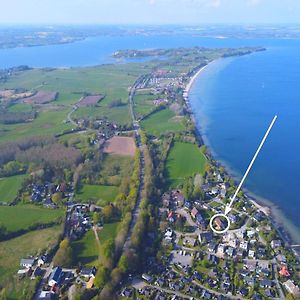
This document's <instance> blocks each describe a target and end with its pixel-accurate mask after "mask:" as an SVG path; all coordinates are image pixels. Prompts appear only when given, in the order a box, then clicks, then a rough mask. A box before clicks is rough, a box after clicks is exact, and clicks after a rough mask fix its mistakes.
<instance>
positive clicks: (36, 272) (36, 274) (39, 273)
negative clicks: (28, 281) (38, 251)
mask: <svg viewBox="0 0 300 300" xmlns="http://www.w3.org/2000/svg"><path fill="white" fill-rule="evenodd" d="M43 274H44V271H43V270H42V269H41V268H40V267H36V268H35V270H34V271H33V273H32V275H31V278H32V279H35V278H36V277H39V276H40V277H41V276H42V275H43Z"/></svg>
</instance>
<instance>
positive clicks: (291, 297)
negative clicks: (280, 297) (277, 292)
mask: <svg viewBox="0 0 300 300" xmlns="http://www.w3.org/2000/svg"><path fill="white" fill-rule="evenodd" d="M294 299H295V298H294V296H293V295H292V294H287V295H286V297H285V300H294Z"/></svg>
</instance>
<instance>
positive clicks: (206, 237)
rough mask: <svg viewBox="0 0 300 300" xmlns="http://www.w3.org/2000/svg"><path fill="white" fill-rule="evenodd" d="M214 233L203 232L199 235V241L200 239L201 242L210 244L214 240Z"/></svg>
mask: <svg viewBox="0 0 300 300" xmlns="http://www.w3.org/2000/svg"><path fill="white" fill-rule="evenodd" d="M213 237H214V236H213V233H212V232H211V231H208V232H202V233H200V234H199V236H198V239H199V242H200V243H202V242H206V243H209V242H211V241H212V240H213Z"/></svg>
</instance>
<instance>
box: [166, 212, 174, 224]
mask: <svg viewBox="0 0 300 300" xmlns="http://www.w3.org/2000/svg"><path fill="white" fill-rule="evenodd" d="M167 219H168V221H169V222H170V223H174V222H175V220H176V215H175V213H174V212H173V211H170V212H169V214H168V218H167Z"/></svg>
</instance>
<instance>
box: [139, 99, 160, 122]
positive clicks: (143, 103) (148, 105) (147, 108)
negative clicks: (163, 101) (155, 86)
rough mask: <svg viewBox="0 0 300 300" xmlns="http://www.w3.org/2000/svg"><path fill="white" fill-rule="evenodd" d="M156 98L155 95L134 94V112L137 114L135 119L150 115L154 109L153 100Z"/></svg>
mask: <svg viewBox="0 0 300 300" xmlns="http://www.w3.org/2000/svg"><path fill="white" fill-rule="evenodd" d="M157 98H158V96H157V95H151V94H136V95H135V96H134V105H135V106H134V110H135V112H136V113H137V117H138V118H139V117H142V116H143V115H146V114H148V113H150V112H151V111H152V110H153V109H154V107H155V106H154V104H153V100H154V99H157Z"/></svg>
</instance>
